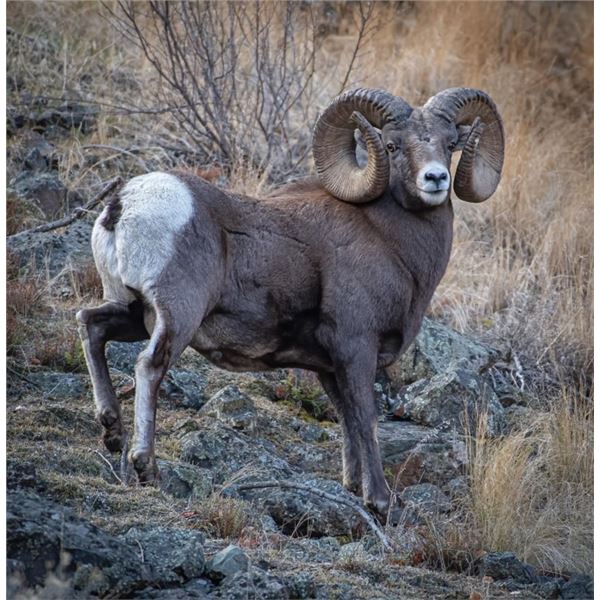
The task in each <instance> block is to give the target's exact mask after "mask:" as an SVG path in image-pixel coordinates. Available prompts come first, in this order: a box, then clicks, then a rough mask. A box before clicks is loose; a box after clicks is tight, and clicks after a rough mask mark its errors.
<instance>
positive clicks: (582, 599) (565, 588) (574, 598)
mask: <svg viewBox="0 0 600 600" xmlns="http://www.w3.org/2000/svg"><path fill="white" fill-rule="evenodd" d="M560 597H561V598H565V599H566V598H569V599H570V600H588V598H590V599H591V598H593V597H594V580H593V579H592V578H591V577H590V576H589V575H582V574H580V573H573V575H571V577H570V578H569V580H568V581H567V582H565V583H563V585H562V586H561V588H560Z"/></svg>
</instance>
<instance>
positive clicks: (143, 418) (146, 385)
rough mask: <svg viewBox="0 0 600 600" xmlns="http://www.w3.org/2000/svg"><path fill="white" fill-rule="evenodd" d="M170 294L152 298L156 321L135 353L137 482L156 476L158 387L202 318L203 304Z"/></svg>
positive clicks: (132, 455) (133, 454) (132, 457)
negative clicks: (144, 346) (143, 345)
mask: <svg viewBox="0 0 600 600" xmlns="http://www.w3.org/2000/svg"><path fill="white" fill-rule="evenodd" d="M199 297H200V295H198V297H197V298H196V302H197V303H198V304H197V306H198V310H197V312H196V310H192V307H194V303H192V302H187V301H184V300H183V299H181V298H180V299H173V298H169V303H168V304H167V303H166V302H161V300H160V299H154V300H152V301H151V304H152V308H153V310H154V315H155V322H154V328H153V331H152V335H151V336H150V342H149V343H148V346H147V347H146V348H145V349H144V350H143V351H142V352H141V353H140V355H139V356H138V359H137V362H136V366H135V430H134V436H133V444H132V447H131V450H130V452H129V459H130V460H131V462H132V463H133V466H134V468H135V470H136V473H137V475H138V479H139V481H140V483H152V482H154V481H155V480H156V479H157V478H158V475H159V473H158V467H157V465H156V457H155V429H156V406H157V398H158V389H159V386H160V383H161V381H162V380H163V377H164V376H165V374H166V372H167V371H168V369H169V367H171V365H173V364H174V363H175V362H176V361H177V359H178V358H179V356H180V355H181V353H182V352H183V351H184V350H185V348H186V347H187V346H188V345H189V343H190V342H191V340H192V338H193V336H194V334H195V333H196V331H197V329H198V327H199V326H200V323H201V321H202V318H203V316H204V310H203V309H202V307H203V306H205V304H204V303H203V302H202V301H199V300H198V298H199Z"/></svg>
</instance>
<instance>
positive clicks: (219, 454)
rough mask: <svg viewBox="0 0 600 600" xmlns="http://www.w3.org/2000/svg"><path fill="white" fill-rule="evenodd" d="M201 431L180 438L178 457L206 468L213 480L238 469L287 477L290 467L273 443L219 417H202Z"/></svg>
mask: <svg viewBox="0 0 600 600" xmlns="http://www.w3.org/2000/svg"><path fill="white" fill-rule="evenodd" d="M205 421H206V423H205V426H204V427H203V428H202V430H201V431H192V432H190V433H187V434H185V435H184V436H183V437H182V438H181V457H182V459H183V460H184V461H185V462H189V463H192V464H194V465H197V466H199V467H203V468H205V469H209V470H210V471H211V472H212V474H213V477H214V481H215V483H217V484H218V483H223V482H224V481H226V480H227V479H229V478H230V477H231V476H232V475H234V474H235V473H237V472H238V471H240V470H241V469H245V470H248V469H252V472H253V473H257V474H262V475H263V476H266V477H267V478H272V477H279V478H286V477H289V476H291V475H292V474H293V470H292V468H291V467H290V465H289V464H288V463H287V461H286V460H284V459H281V458H279V457H278V456H277V453H276V449H275V446H274V445H273V444H272V443H271V442H269V441H267V440H264V439H261V438H251V437H249V436H247V435H246V434H244V433H242V432H241V431H237V430H234V429H231V428H230V427H227V426H226V425H225V424H224V423H222V422H221V421H218V420H210V421H208V420H205Z"/></svg>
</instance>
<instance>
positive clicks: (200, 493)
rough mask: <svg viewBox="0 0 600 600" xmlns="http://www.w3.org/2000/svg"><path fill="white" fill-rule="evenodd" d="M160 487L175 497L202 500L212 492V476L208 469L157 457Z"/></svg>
mask: <svg viewBox="0 0 600 600" xmlns="http://www.w3.org/2000/svg"><path fill="white" fill-rule="evenodd" d="M157 462H158V468H159V469H160V489H161V490H162V491H163V492H165V493H166V494H170V495H171V496H174V497H175V498H183V499H187V500H203V499H204V498H207V497H208V496H209V495H210V493H211V492H212V487H213V485H212V484H213V477H212V474H211V472H210V471H209V470H208V469H202V468H200V467H196V466H194V465H190V464H187V463H181V462H174V461H170V460H162V459H158V461H157Z"/></svg>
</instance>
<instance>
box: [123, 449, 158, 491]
mask: <svg viewBox="0 0 600 600" xmlns="http://www.w3.org/2000/svg"><path fill="white" fill-rule="evenodd" d="M129 460H131V462H132V463H133V468H134V469H135V472H136V473H137V476H138V481H139V482H140V483H141V484H142V485H152V484H153V483H156V482H158V480H159V471H158V466H157V464H156V459H155V458H154V454H151V453H150V452H148V451H146V450H132V451H131V453H130V455H129Z"/></svg>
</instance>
